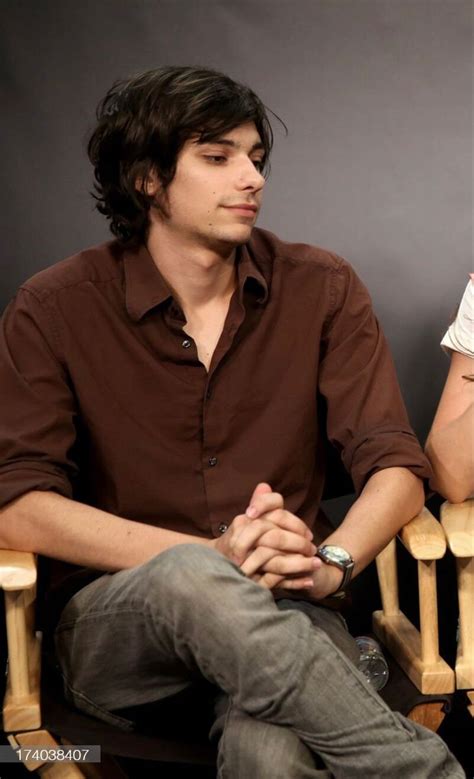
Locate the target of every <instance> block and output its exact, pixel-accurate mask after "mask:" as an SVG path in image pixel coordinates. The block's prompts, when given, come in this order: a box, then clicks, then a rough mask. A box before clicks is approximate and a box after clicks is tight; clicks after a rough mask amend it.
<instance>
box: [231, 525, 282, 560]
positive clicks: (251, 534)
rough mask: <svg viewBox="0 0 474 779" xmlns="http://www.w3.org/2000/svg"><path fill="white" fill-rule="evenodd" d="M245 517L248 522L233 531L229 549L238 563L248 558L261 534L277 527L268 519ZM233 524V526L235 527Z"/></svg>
mask: <svg viewBox="0 0 474 779" xmlns="http://www.w3.org/2000/svg"><path fill="white" fill-rule="evenodd" d="M244 518H245V520H246V522H247V524H245V525H243V526H242V527H241V528H238V529H237V530H236V531H234V532H232V534H231V536H230V538H229V549H230V552H231V555H232V559H233V560H234V561H235V562H236V563H237V565H241V563H243V561H244V560H246V558H247V557H248V555H249V553H250V552H251V550H253V549H254V547H255V546H256V545H257V543H258V541H259V539H260V537H261V536H263V535H264V534H265V533H268V532H269V531H271V530H272V529H274V528H275V525H274V524H273V522H270V521H268V520H264V519H253V520H249V519H248V518H247V517H244ZM233 524H234V523H233ZM233 524H232V526H231V528H232V527H233Z"/></svg>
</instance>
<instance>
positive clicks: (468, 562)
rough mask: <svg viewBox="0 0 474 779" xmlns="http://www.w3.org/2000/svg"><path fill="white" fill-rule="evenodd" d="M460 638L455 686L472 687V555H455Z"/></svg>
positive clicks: (473, 666)
mask: <svg viewBox="0 0 474 779" xmlns="http://www.w3.org/2000/svg"><path fill="white" fill-rule="evenodd" d="M456 567H457V573H458V595H459V629H460V630H459V632H460V640H459V644H458V652H457V657H456V687H457V688H458V690H471V689H472V688H473V687H474V608H473V604H474V557H457V558H456Z"/></svg>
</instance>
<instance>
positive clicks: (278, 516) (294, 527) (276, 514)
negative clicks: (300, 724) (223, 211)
mask: <svg viewBox="0 0 474 779" xmlns="http://www.w3.org/2000/svg"><path fill="white" fill-rule="evenodd" d="M275 494H276V493H272V495H275ZM265 497H267V496H265ZM268 497H270V496H268ZM269 502H270V501H269ZM246 516H248V514H246ZM258 518H259V519H267V520H270V522H273V524H275V525H277V526H278V527H281V528H285V530H291V531H292V532H293V533H298V534H299V535H300V536H304V537H305V538H307V539H308V540H310V541H311V540H312V538H313V534H312V532H311V530H310V529H309V527H308V526H307V525H306V524H305V523H304V522H303V520H302V519H300V518H299V517H297V516H296V514H292V513H291V511H287V510H286V509H284V508H281V507H276V508H274V509H268V511H265V512H263V513H262V514H261V515H260V516H259V517H258Z"/></svg>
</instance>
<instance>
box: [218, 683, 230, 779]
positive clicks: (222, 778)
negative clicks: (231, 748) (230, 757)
mask: <svg viewBox="0 0 474 779" xmlns="http://www.w3.org/2000/svg"><path fill="white" fill-rule="evenodd" d="M232 705H233V704H232V698H229V703H228V706H227V711H226V714H225V719H224V725H223V728H222V736H221V737H220V739H219V745H218V751H219V754H221V755H222V766H221V767H222V771H221V769H220V768H219V774H218V779H225V778H226V776H227V768H226V760H225V754H226V752H225V741H226V733H227V725H228V723H229V719H230V715H231V711H232Z"/></svg>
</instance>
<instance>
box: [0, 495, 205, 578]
mask: <svg viewBox="0 0 474 779" xmlns="http://www.w3.org/2000/svg"><path fill="white" fill-rule="evenodd" d="M185 543H201V544H207V545H210V544H211V543H212V540H210V539H205V538H201V537H199V536H190V535H187V534H185V533H176V532H175V531H172V530H165V529H163V528H157V527H152V526H151V525H145V524H143V523H142V522H135V521H133V520H130V519H122V518H121V517H117V516H115V515H114V514H109V513H108V512H106V511H101V510H100V509H96V508H92V507H91V506H87V505H85V504H84V503H79V502H77V501H74V500H70V499H69V498H64V497H63V496H62V495H58V494H57V493H54V492H40V491H32V492H28V493H26V494H25V495H22V496H21V497H20V498H18V499H17V500H15V501H12V502H11V503H9V504H8V505H6V506H5V507H4V508H3V509H1V510H0V547H1V548H3V549H17V550H21V551H27V552H36V553H38V554H43V555H46V556H47V557H54V558H56V559H58V560H64V561H66V562H70V563H75V564H77V565H83V566H87V567H90V568H95V569H96V570H99V571H119V570H121V569H123V568H132V567H133V566H135V565H140V564H141V563H144V562H146V561H147V560H150V559H151V558H152V557H154V556H155V555H157V554H159V553H160V552H163V551H164V550H165V549H168V548H169V547H171V546H175V545H176V544H185Z"/></svg>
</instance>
